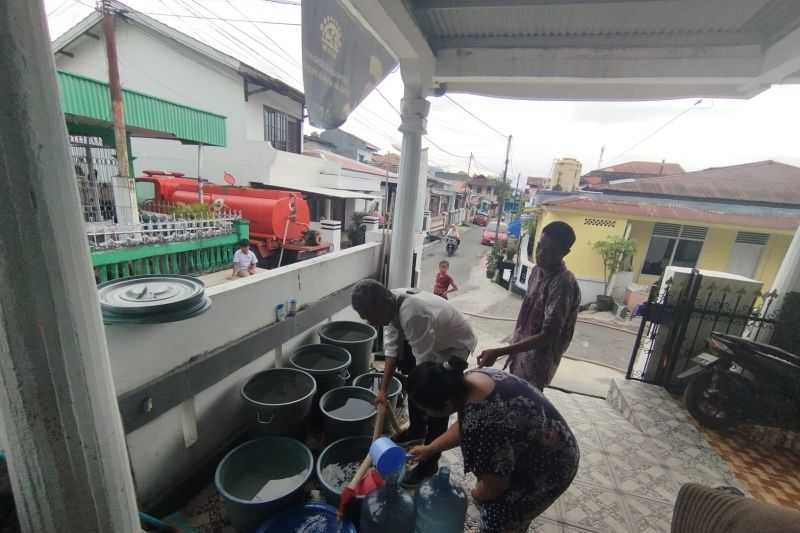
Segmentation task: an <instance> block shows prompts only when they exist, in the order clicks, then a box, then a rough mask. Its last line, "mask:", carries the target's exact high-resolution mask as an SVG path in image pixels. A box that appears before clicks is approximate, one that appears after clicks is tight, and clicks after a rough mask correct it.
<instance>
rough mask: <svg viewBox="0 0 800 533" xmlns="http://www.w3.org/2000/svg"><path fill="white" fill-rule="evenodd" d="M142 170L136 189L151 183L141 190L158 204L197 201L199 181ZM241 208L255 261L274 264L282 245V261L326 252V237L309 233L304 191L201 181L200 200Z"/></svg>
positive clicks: (264, 265)
mask: <svg viewBox="0 0 800 533" xmlns="http://www.w3.org/2000/svg"><path fill="white" fill-rule="evenodd" d="M144 173H145V176H142V177H139V178H136V182H137V190H139V189H141V188H142V185H143V184H146V183H149V184H152V186H153V189H152V190H151V191H147V193H145V196H149V197H152V199H153V200H154V203H155V204H156V205H158V204H168V205H169V204H172V205H174V204H179V203H181V204H196V203H199V202H200V199H199V193H198V181H197V179H196V178H191V177H185V176H184V175H183V174H179V173H171V172H163V171H158V170H145V171H144ZM215 202H216V204H217V205H219V204H220V203H221V204H222V205H223V206H224V207H225V208H227V209H232V210H234V211H239V212H241V214H242V218H244V219H246V220H247V221H248V222H249V223H250V243H251V245H252V246H253V249H254V251H255V252H256V255H257V256H258V258H259V266H262V267H267V268H271V267H274V266H275V265H276V264H277V261H278V257H279V255H280V250H281V248H283V252H284V256H283V260H282V263H281V264H284V265H285V264H288V263H292V262H295V261H299V260H303V259H307V258H309V257H314V256H317V255H320V254H322V253H325V252H326V251H328V249H329V248H330V245H329V244H327V243H319V242H315V240H314V239H308V238H307V237H308V235H307V234H306V232H308V231H309V230H310V226H309V223H310V210H309V207H308V203H307V202H306V201H305V199H304V198H303V195H302V194H301V193H299V192H295V191H287V190H281V189H267V188H260V187H237V186H231V185H218V184H215V183H209V182H205V181H204V182H203V203H206V204H209V205H211V204H214V203H215Z"/></svg>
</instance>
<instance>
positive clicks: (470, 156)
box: [467, 152, 472, 176]
mask: <svg viewBox="0 0 800 533" xmlns="http://www.w3.org/2000/svg"><path fill="white" fill-rule="evenodd" d="M471 171H472V152H470V153H469V161H468V162H467V176H469V173H470V172H471Z"/></svg>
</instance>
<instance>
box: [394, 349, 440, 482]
mask: <svg viewBox="0 0 800 533" xmlns="http://www.w3.org/2000/svg"><path fill="white" fill-rule="evenodd" d="M416 366H417V358H416V357H414V354H413V353H412V351H411V346H409V344H408V343H405V346H404V349H403V354H402V356H401V357H400V358H399V359H398V361H397V368H398V369H399V370H400V371H401V372H402V373H403V374H405V375H406V376H408V375H409V374H410V373H411V371H412V370H414V368H415V367H416ZM408 419H409V428H408V432H409V434H411V435H420V436H424V437H425V444H430V443H431V442H433V441H434V440H436V438H437V437H439V436H440V435H441V434H442V433H444V432H445V431H447V427H448V420H449V419H448V417H446V416H445V417H433V416H428V415H426V414H425V411H423V410H422V409H421V408H420V407H419V406H417V405H416V404H415V403H414V402H413V400H411V399H410V398H409V400H408ZM438 462H439V455H437V456H436V457H434V458H432V459H431V460H430V461H429V462H426V465H422V464H420V466H429V468H435V466H436V465H437V464H438Z"/></svg>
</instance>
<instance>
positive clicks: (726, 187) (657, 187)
mask: <svg viewBox="0 0 800 533" xmlns="http://www.w3.org/2000/svg"><path fill="white" fill-rule="evenodd" d="M593 188H594V189H596V190H601V191H614V192H621V193H638V194H647V195H661V196H671V197H684V198H702V199H714V200H734V201H738V202H745V203H747V202H757V203H768V204H784V205H800V168H798V167H795V166H792V165H787V164H785V163H778V162H776V161H759V162H756V163H748V164H744V165H733V166H729V167H715V168H708V169H705V170H699V171H696V172H685V173H682V174H675V175H672V176H661V177H655V178H648V179H646V180H637V181H634V182H632V183H622V184H608V185H598V186H596V187H593Z"/></svg>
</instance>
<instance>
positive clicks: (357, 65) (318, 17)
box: [302, 0, 397, 129]
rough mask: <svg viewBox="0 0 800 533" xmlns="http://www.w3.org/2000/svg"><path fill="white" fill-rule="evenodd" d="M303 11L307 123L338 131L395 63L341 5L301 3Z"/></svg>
mask: <svg viewBox="0 0 800 533" xmlns="http://www.w3.org/2000/svg"><path fill="white" fill-rule="evenodd" d="M302 10H303V85H304V91H305V95H306V107H307V108H308V116H309V121H310V122H311V125H312V126H315V127H317V128H325V129H333V128H338V127H339V126H341V125H342V124H344V122H345V120H347V117H348V116H349V115H350V113H351V112H352V111H353V109H355V108H356V106H358V104H359V103H361V101H362V100H364V98H366V97H367V95H369V93H370V92H372V90H373V89H374V88H375V87H377V85H378V84H379V83H380V82H381V81H383V79H384V78H385V77H386V76H387V75H388V74H389V73H390V72H391V71H392V70H393V69H394V67H395V66H396V65H397V61H396V60H395V59H394V57H393V56H392V55H391V54H390V53H389V52H388V51H387V50H386V48H384V46H383V45H382V44H381V43H380V42H378V40H377V39H375V37H373V36H372V34H371V33H370V32H369V31H367V29H365V28H364V26H362V25H361V23H360V22H359V21H358V20H356V19H355V18H354V17H353V15H352V14H351V13H350V11H348V10H347V8H345V7H344V6H343V5H342V3H341V1H340V0H303V3H302Z"/></svg>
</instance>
